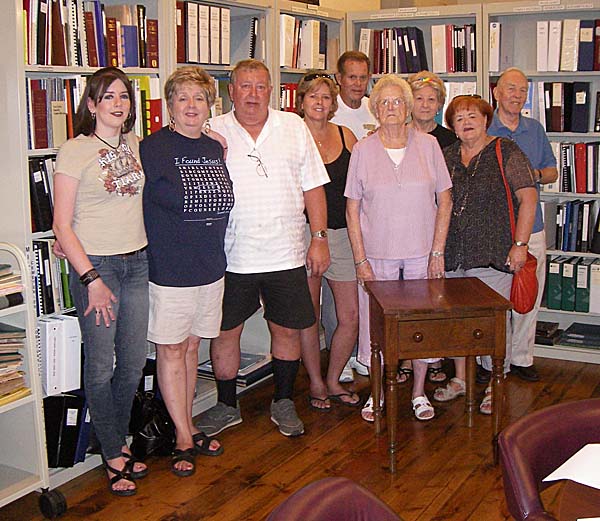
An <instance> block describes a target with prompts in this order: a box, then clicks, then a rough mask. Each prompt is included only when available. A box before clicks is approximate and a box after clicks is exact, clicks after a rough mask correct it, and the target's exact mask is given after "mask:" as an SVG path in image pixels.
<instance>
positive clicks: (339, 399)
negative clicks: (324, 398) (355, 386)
mask: <svg viewBox="0 0 600 521" xmlns="http://www.w3.org/2000/svg"><path fill="white" fill-rule="evenodd" d="M342 396H349V397H350V398H352V397H353V396H357V397H358V398H357V399H356V401H354V402H347V401H345V400H342ZM328 398H329V399H330V400H331V401H332V402H336V403H339V404H341V405H345V406H346V407H360V406H361V403H360V402H361V400H360V396H358V394H356V393H348V392H345V393H339V394H330V395H329V396H328Z"/></svg>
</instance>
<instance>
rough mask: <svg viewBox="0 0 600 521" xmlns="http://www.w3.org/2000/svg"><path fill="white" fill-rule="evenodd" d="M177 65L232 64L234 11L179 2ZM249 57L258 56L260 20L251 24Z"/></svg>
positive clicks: (254, 20)
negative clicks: (257, 36) (255, 52)
mask: <svg viewBox="0 0 600 521" xmlns="http://www.w3.org/2000/svg"><path fill="white" fill-rule="evenodd" d="M176 5H177V33H176V34H177V63H204V64H211V65H230V64H231V10H230V9H229V8H228V7H219V6H216V5H207V4H200V3H198V2H182V1H178V2H177V4H176ZM250 26H251V27H250V37H249V38H250V40H249V42H248V56H247V57H248V58H253V57H254V48H255V47H256V32H257V31H258V18H253V19H252V20H251V22H250Z"/></svg>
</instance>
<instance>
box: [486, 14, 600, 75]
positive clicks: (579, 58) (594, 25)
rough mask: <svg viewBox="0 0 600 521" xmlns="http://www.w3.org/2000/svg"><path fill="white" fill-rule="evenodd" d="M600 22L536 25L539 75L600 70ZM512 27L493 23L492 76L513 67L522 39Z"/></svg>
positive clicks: (550, 21)
mask: <svg viewBox="0 0 600 521" xmlns="http://www.w3.org/2000/svg"><path fill="white" fill-rule="evenodd" d="M599 29H600V20H577V19H566V20H539V21H538V22H537V25H536V28H535V30H536V67H537V71H538V72H558V71H562V72H576V71H598V70H600V31H599ZM514 31H515V28H514V27H513V26H512V25H511V24H506V25H502V24H501V23H500V22H490V48H489V51H490V66H489V70H490V71H491V72H499V71H501V70H504V69H505V68H507V67H508V66H510V61H511V57H512V56H514V55H516V54H518V49H516V48H515V45H517V42H519V41H520V37H519V35H517V34H514Z"/></svg>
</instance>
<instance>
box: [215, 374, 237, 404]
mask: <svg viewBox="0 0 600 521" xmlns="http://www.w3.org/2000/svg"><path fill="white" fill-rule="evenodd" d="M235 382H236V378H232V379H231V380H217V400H218V401H220V402H223V403H224V404H225V405H229V407H237V390H236V388H235Z"/></svg>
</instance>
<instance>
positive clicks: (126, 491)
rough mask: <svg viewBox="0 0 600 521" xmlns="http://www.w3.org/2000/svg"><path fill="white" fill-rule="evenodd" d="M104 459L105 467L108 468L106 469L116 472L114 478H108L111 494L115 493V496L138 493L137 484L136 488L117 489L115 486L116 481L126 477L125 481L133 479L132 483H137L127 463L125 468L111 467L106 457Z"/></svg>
mask: <svg viewBox="0 0 600 521" xmlns="http://www.w3.org/2000/svg"><path fill="white" fill-rule="evenodd" d="M102 461H103V462H104V468H106V470H108V471H109V472H112V473H113V474H114V476H113V477H112V478H108V490H109V491H110V493H111V494H114V495H115V496H120V497H126V496H134V495H135V494H137V486H136V488H132V489H124V490H115V489H114V488H113V486H114V485H115V483H117V482H118V481H121V480H122V479H124V480H125V481H131V483H133V484H134V485H135V481H134V479H133V477H132V476H131V473H130V472H129V471H128V470H127V465H125V467H123V470H117V469H115V468H113V467H111V466H110V465H109V464H108V463H107V461H106V460H105V459H104V457H103V458H102Z"/></svg>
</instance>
